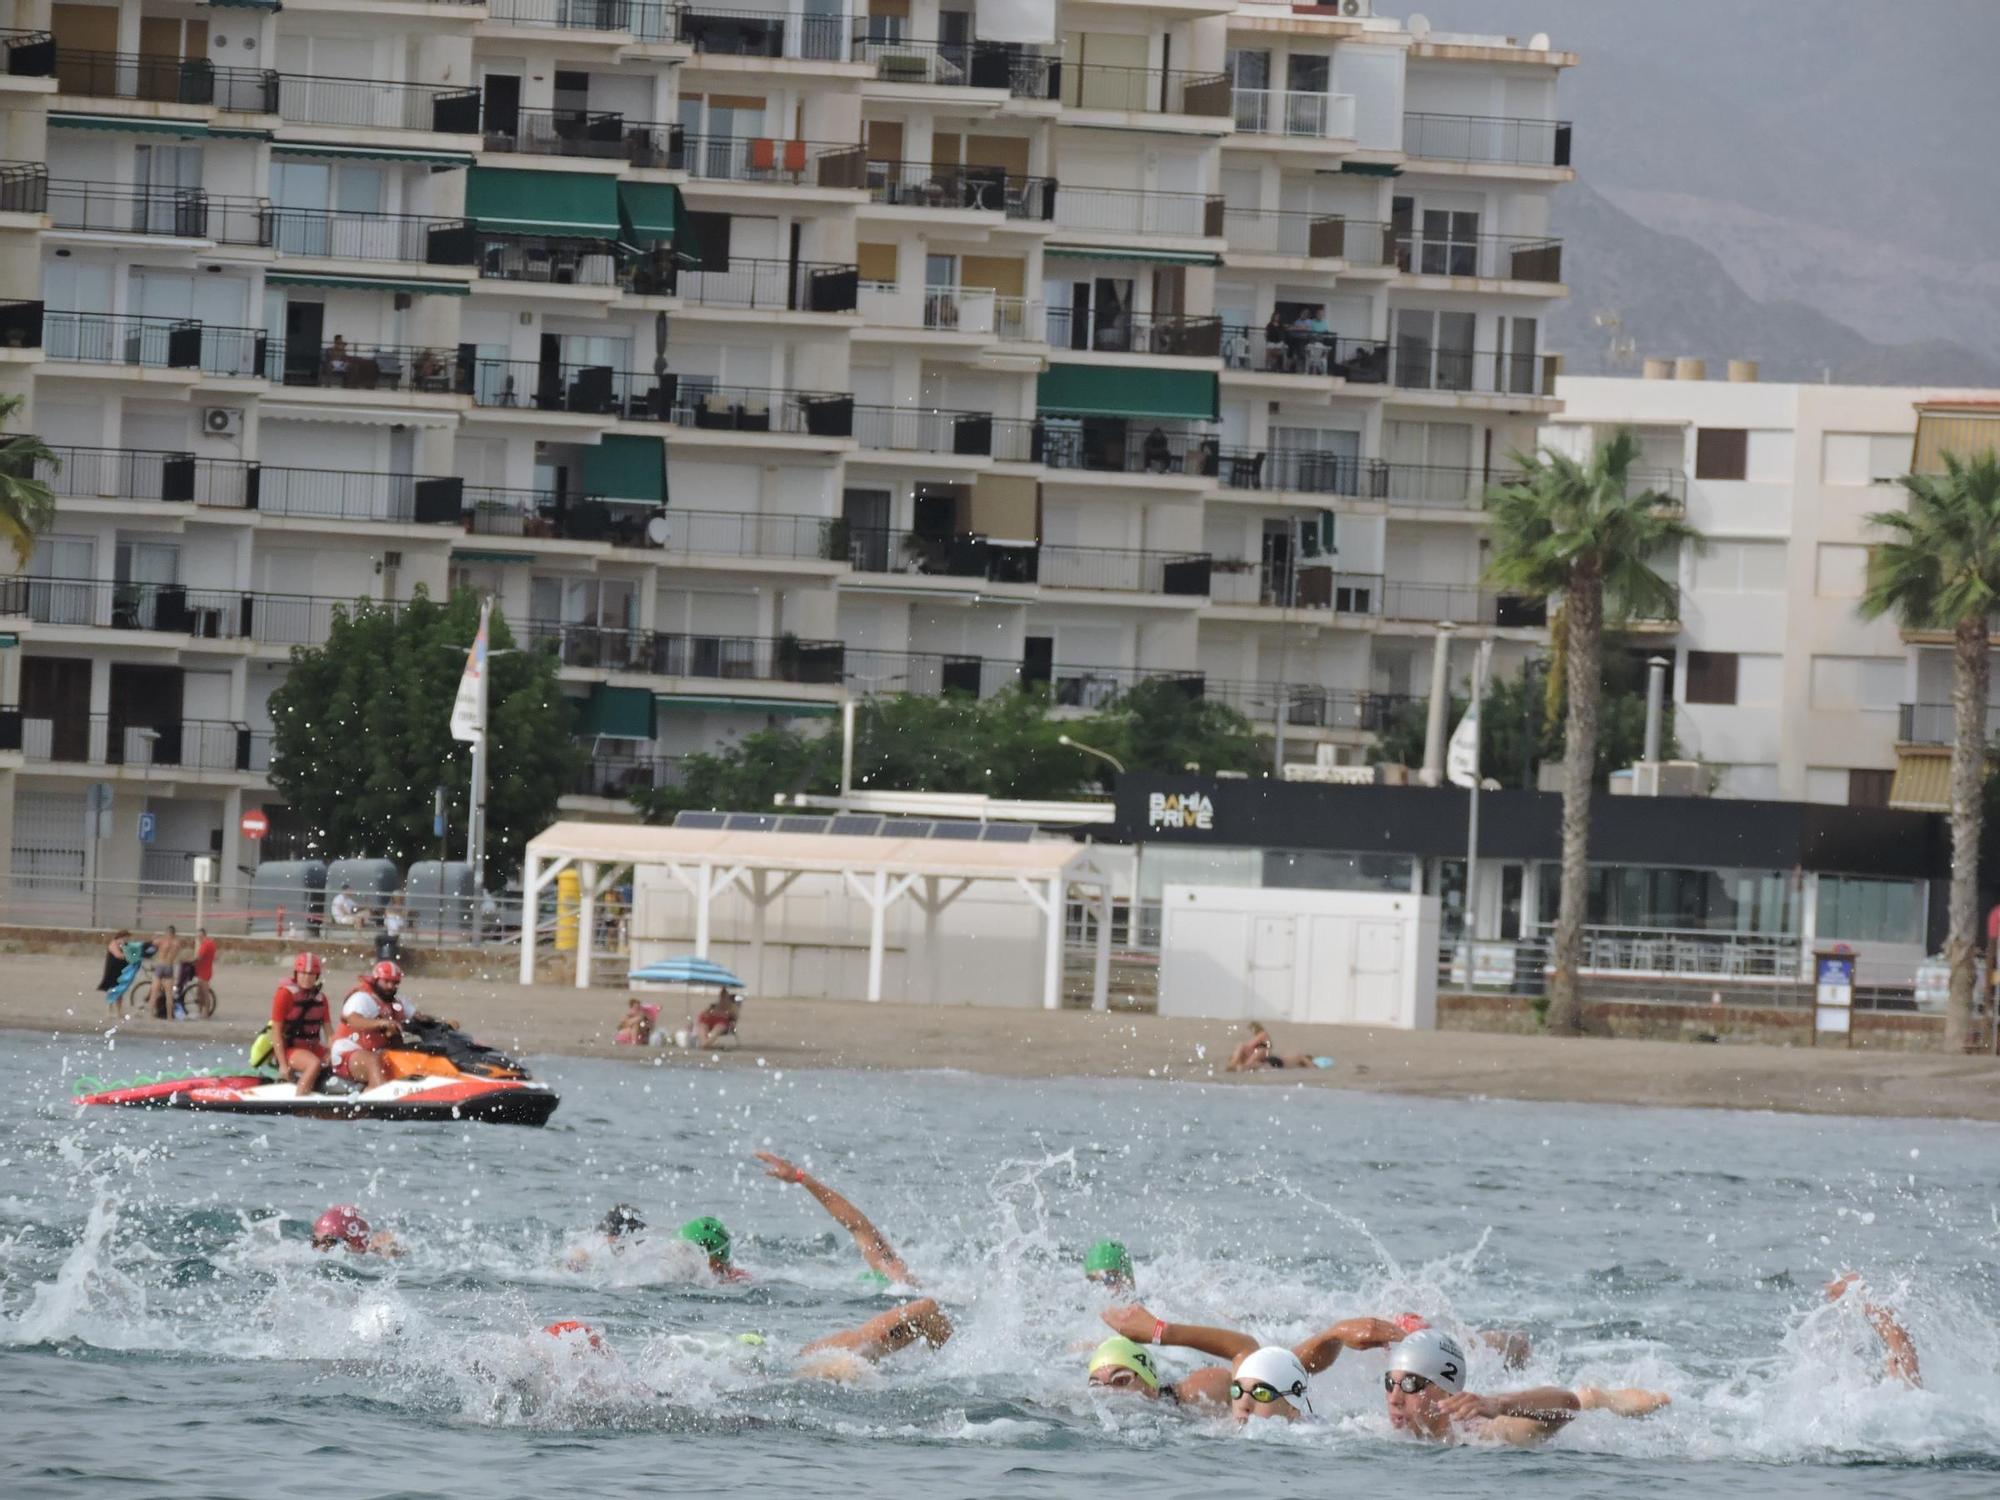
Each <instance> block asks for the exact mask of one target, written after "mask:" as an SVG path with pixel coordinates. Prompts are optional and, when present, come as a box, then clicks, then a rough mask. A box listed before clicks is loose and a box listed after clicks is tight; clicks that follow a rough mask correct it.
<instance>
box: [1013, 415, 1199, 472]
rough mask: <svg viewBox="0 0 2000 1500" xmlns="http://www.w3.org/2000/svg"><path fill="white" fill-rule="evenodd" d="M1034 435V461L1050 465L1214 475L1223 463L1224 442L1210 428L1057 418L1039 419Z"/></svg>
mask: <svg viewBox="0 0 2000 1500" xmlns="http://www.w3.org/2000/svg"><path fill="white" fill-rule="evenodd" d="M1033 436H1034V439H1035V442H1034V448H1033V451H1032V454H1031V457H1032V459H1033V461H1034V462H1036V463H1040V464H1045V465H1047V466H1048V467H1049V468H1051V469H1085V470H1091V471H1094V472H1097V473H1105V474H1161V475H1180V476H1186V477H1189V478H1212V477H1214V476H1215V475H1216V474H1217V473H1218V471H1219V468H1220V452H1221V449H1220V445H1219V443H1218V441H1217V439H1216V437H1215V436H1214V434H1212V433H1209V432H1206V431H1187V430H1182V429H1177V430H1173V431H1169V430H1167V429H1166V427H1165V426H1164V425H1160V426H1152V427H1148V426H1146V425H1144V424H1143V423H1140V422H1117V421H1109V422H1097V421H1087V422H1086V421H1075V420H1065V419H1062V418H1055V419H1043V420H1041V421H1038V422H1037V423H1036V424H1035V425H1034V429H1033Z"/></svg>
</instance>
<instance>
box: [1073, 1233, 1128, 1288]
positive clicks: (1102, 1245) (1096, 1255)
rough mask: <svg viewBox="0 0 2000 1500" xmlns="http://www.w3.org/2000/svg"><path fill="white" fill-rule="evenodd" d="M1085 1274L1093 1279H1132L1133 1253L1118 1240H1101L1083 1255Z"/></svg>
mask: <svg viewBox="0 0 2000 1500" xmlns="http://www.w3.org/2000/svg"><path fill="white" fill-rule="evenodd" d="M1083 1274H1084V1275H1086V1276H1089V1277H1092V1278H1095V1277H1099V1276H1119V1277H1122V1278H1124V1279H1125V1280H1126V1281H1130V1280H1131V1279H1132V1253H1131V1252H1130V1251H1129V1250H1127V1249H1126V1248H1125V1246H1124V1245H1123V1244H1122V1243H1120V1242H1119V1241H1117V1240H1099V1241H1098V1242H1097V1243H1096V1244H1094V1245H1092V1246H1091V1247H1090V1248H1089V1249H1088V1250H1086V1251H1085V1252H1084V1255H1083Z"/></svg>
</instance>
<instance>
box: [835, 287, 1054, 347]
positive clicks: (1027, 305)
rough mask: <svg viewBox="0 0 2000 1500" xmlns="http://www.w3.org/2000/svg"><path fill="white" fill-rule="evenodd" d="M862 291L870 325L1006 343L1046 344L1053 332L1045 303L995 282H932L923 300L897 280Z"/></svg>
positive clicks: (865, 320)
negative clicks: (1049, 331)
mask: <svg viewBox="0 0 2000 1500" xmlns="http://www.w3.org/2000/svg"><path fill="white" fill-rule="evenodd" d="M861 292H862V296H863V298H864V299H865V300H864V301H863V303H862V312H863V315H864V316H863V321H864V323H866V324H868V325H870V326H879V327H892V328H924V329H928V330H929V331H931V332H933V333H963V334H977V335H980V336H981V337H984V338H990V339H994V340H996V341H999V342H1002V343H1040V342H1042V340H1043V338H1044V337H1045V335H1046V332H1047V330H1046V328H1045V326H1044V323H1043V319H1042V304H1041V303H1039V302H1036V301H1031V300H1030V299H1028V298H1026V297H1013V296H1003V295H1002V294H1000V293H999V292H996V291H994V290H993V289H992V288H991V287H975V286H927V287H925V288H923V293H922V295H923V300H922V302H921V303H919V302H918V301H917V300H916V296H917V294H916V291H915V289H914V288H913V289H912V290H911V292H910V294H909V296H908V298H907V300H906V299H905V296H904V294H903V292H902V289H901V288H899V287H897V286H896V285H895V283H893V282H869V283H868V284H867V285H866V286H864V287H863V288H862V289H861Z"/></svg>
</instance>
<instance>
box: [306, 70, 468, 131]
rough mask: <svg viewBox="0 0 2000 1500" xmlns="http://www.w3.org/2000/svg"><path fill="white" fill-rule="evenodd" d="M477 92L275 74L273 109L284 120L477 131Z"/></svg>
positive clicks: (366, 127)
mask: <svg viewBox="0 0 2000 1500" xmlns="http://www.w3.org/2000/svg"><path fill="white" fill-rule="evenodd" d="M479 97H480V96H479V90H478V89H476V88H462V87H456V86H454V87H444V86H441V85H438V84H431V83H384V82H378V81H377V80H375V79H373V78H322V77H319V76H317V75H310V76H309V75H306V74H302V73H280V74H279V75H278V110H277V112H278V117H279V118H280V119H282V120H284V121H285V122H286V123H287V124H290V125H343V126H348V127H351V128H353V129H356V130H430V131H437V132H439V133H441V134H445V135H477V134H478V133H479Z"/></svg>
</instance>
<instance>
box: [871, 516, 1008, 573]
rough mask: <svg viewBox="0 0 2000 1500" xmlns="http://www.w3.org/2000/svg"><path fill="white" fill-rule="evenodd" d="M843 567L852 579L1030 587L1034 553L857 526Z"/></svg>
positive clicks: (975, 539)
mask: <svg viewBox="0 0 2000 1500" xmlns="http://www.w3.org/2000/svg"><path fill="white" fill-rule="evenodd" d="M847 545H848V562H849V564H850V565H851V566H852V567H853V569H854V571H855V572H857V573H895V574H902V575H906V576H911V577H919V578H969V579H977V580H979V581H982V582H985V583H1014V584H1030V583H1033V582H1034V581H1035V568H1036V556H1035V548H1034V547H1033V546H1032V545H1029V546H1009V545H1004V544H999V543H995V542H992V541H989V540H988V539H987V538H986V537H983V536H973V535H967V534H964V533H959V534H952V533H939V532H924V531H897V530H892V529H890V528H887V527H874V526H856V527H851V528H849V530H848V534H847Z"/></svg>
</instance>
